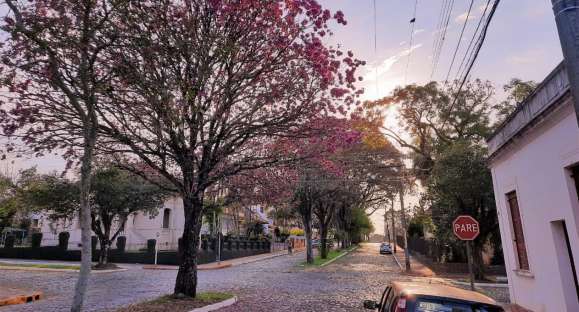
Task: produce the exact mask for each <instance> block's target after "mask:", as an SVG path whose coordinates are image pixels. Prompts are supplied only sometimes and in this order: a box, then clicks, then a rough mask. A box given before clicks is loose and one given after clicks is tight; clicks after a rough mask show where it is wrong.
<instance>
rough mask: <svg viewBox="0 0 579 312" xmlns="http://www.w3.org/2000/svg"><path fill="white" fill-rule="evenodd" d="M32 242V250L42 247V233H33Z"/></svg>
mask: <svg viewBox="0 0 579 312" xmlns="http://www.w3.org/2000/svg"><path fill="white" fill-rule="evenodd" d="M31 242H32V248H38V247H40V243H41V242H42V233H32V237H31Z"/></svg>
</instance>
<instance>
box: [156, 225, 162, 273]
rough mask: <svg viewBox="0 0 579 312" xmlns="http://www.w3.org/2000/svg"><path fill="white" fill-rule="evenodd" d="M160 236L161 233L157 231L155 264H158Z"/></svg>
mask: <svg viewBox="0 0 579 312" xmlns="http://www.w3.org/2000/svg"><path fill="white" fill-rule="evenodd" d="M159 236H161V234H160V233H159V232H157V240H156V241H155V265H157V253H158V252H159V247H157V246H159Z"/></svg>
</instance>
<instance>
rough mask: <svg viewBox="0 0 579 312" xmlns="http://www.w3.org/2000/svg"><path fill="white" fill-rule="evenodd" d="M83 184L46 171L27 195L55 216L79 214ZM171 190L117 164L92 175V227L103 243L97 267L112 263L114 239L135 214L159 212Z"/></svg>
mask: <svg viewBox="0 0 579 312" xmlns="http://www.w3.org/2000/svg"><path fill="white" fill-rule="evenodd" d="M78 193H79V185H78V182H76V181H71V180H68V179H66V178H64V177H60V176H56V175H42V176H40V177H39V178H38V183H35V184H34V185H33V186H32V187H30V188H28V189H27V190H26V192H25V198H26V200H27V202H28V203H30V204H32V205H33V206H34V207H35V209H38V210H42V211H46V212H48V213H49V216H50V218H51V219H63V218H71V217H72V216H75V215H77V213H78V209H79V207H80V202H79V200H78V198H79V197H78ZM168 195H169V194H168V193H166V192H165V191H163V190H161V189H160V188H159V187H157V186H156V185H153V184H150V183H148V182H146V181H145V180H143V179H141V178H139V177H136V176H134V175H132V174H130V173H127V172H125V171H122V170H120V169H116V168H99V169H97V170H95V172H94V173H93V176H92V185H91V197H90V198H91V228H92V231H93V232H94V233H95V234H96V236H97V237H98V240H99V244H100V254H99V261H98V264H97V266H96V267H97V268H106V267H109V266H110V264H109V261H108V255H109V250H110V248H111V245H112V243H113V242H114V241H115V239H116V238H117V237H118V235H119V234H120V233H121V232H122V231H123V229H124V226H125V223H126V222H127V219H128V217H129V216H130V215H131V214H134V213H137V212H145V213H150V214H156V213H157V212H158V210H159V208H160V207H162V204H163V202H164V201H165V199H166V197H167V196H168Z"/></svg>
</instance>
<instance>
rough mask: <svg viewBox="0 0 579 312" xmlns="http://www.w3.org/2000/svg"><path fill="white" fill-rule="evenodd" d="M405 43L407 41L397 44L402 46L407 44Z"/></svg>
mask: <svg viewBox="0 0 579 312" xmlns="http://www.w3.org/2000/svg"><path fill="white" fill-rule="evenodd" d="M407 43H408V41H402V42H400V43H399V44H398V45H401V46H403V45H405V44H407Z"/></svg>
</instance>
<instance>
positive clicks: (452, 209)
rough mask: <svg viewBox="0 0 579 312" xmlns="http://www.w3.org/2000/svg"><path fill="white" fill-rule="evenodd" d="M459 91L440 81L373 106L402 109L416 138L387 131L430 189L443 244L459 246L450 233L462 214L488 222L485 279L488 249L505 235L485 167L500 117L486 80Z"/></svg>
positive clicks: (428, 199) (478, 249)
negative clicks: (490, 137) (487, 141)
mask: <svg viewBox="0 0 579 312" xmlns="http://www.w3.org/2000/svg"><path fill="white" fill-rule="evenodd" d="M454 90H455V88H454V87H453V86H448V87H445V86H442V87H441V86H440V85H438V84H437V83H435V82H431V83H428V84H426V85H424V86H416V85H410V86H406V87H402V88H398V89H396V90H395V91H394V92H393V95H392V96H390V97H387V98H385V99H382V100H379V101H376V102H373V103H371V105H372V107H373V108H374V109H377V110H379V109H382V108H384V107H390V106H392V105H400V116H399V122H400V124H401V126H402V127H403V128H404V129H405V130H406V131H407V132H408V133H409V134H410V137H409V138H405V137H403V136H401V135H400V134H399V133H397V132H396V131H394V130H393V129H384V130H385V131H386V134H387V136H388V137H390V138H391V139H393V140H395V141H396V142H397V143H398V144H399V145H400V146H402V147H403V148H405V149H408V150H410V151H411V153H410V154H411V156H412V160H413V171H412V172H411V175H412V176H415V177H417V178H418V179H419V180H420V182H421V183H422V185H423V186H424V188H425V191H424V193H423V194H422V200H423V202H424V203H426V204H428V205H429V206H430V207H429V211H428V212H429V213H430V214H431V215H432V218H433V220H434V221H435V222H434V223H435V224H436V225H437V231H435V235H436V238H437V239H438V240H439V242H441V243H454V242H455V241H456V239H455V238H454V237H453V235H452V234H451V233H450V232H449V231H450V229H451V223H452V220H453V219H454V218H455V217H456V216H457V215H459V214H471V215H472V216H473V217H475V218H476V219H477V220H479V222H481V220H482V219H484V221H482V222H484V223H485V226H486V229H485V231H488V232H485V233H484V235H481V236H479V238H478V239H477V241H476V242H475V258H476V261H478V262H477V263H479V264H480V266H479V268H480V271H478V272H477V276H479V277H480V276H482V274H483V273H484V271H483V269H484V268H483V267H482V260H481V259H482V251H483V249H484V246H485V244H486V243H488V242H489V241H492V237H493V236H496V235H499V234H498V223H497V219H496V211H495V207H494V197H493V196H492V182H491V179H490V171H489V170H488V169H487V168H486V165H485V163H484V158H485V151H486V149H485V140H484V139H485V138H486V137H487V136H488V135H489V134H490V133H491V132H492V131H493V126H492V124H491V116H492V115H493V114H494V113H496V107H495V106H493V105H491V101H490V100H491V98H492V96H493V94H494V90H493V88H492V86H491V84H490V83H489V82H482V81H480V80H474V81H470V82H468V83H467V85H466V89H464V90H463V91H461V93H460V94H456V92H455V91H454ZM455 99H456V101H455ZM402 216H403V217H404V216H405V214H404V213H402ZM481 226H482V225H481ZM406 231H407V229H404V233H407V232H406Z"/></svg>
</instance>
